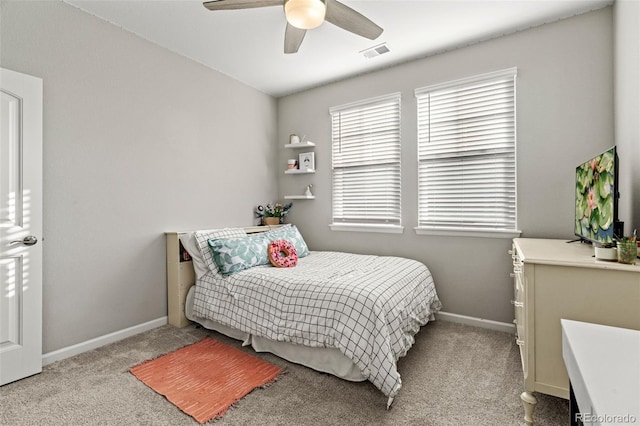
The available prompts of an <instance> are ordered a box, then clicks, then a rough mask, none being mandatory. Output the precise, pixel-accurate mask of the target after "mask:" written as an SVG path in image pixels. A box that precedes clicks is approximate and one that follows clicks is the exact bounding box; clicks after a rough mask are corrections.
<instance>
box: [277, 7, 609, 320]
mask: <svg viewBox="0 0 640 426" xmlns="http://www.w3.org/2000/svg"><path fill="white" fill-rule="evenodd" d="M612 20H613V18H612V10H611V8H610V7H609V8H605V9H602V10H599V11H595V12H591V13H588V14H585V15H581V16H577V17H574V18H570V19H566V20H563V21H560V22H557V23H553V24H548V25H544V26H541V27H537V28H533V29H530V30H527V31H523V32H519V33H515V34H511V35H508V36H504V37H501V38H497V39H494V40H490V41H487V42H483V43H479V44H476V45H473V46H469V47H465V48H462V49H457V50H453V51H450V52H447V53H443V54H440V55H436V56H432V57H428V58H425V59H422V60H417V61H414V62H410V63H406V64H402V65H398V66H395V67H392V68H388V69H385V70H382V71H379V72H375V73H371V74H366V75H363V76H359V77H355V78H352V79H349V80H345V81H341V82H337V83H333V84H330V85H327V86H323V87H319V88H316V89H312V90H309V91H305V92H302V93H298V94H294V95H290V96H287V97H284V98H280V99H279V101H278V134H279V139H278V141H277V147H278V158H279V164H280V166H281V168H282V169H283V168H284V167H285V164H286V159H287V158H288V157H290V155H291V151H290V150H285V149H284V148H283V146H282V145H283V144H284V143H285V142H286V139H287V135H289V134H290V133H299V134H307V135H308V136H309V138H310V139H311V140H313V141H315V142H316V143H317V147H316V148H315V152H316V168H317V173H316V174H315V175H302V176H285V175H284V174H282V173H281V174H280V177H279V188H280V194H281V195H283V194H290V193H302V191H303V190H304V186H305V185H307V184H308V183H313V184H314V188H313V189H314V193H315V195H316V196H317V198H316V200H312V201H298V202H296V203H295V206H294V208H293V209H292V211H291V221H292V222H294V223H296V224H297V225H298V226H299V227H300V229H301V231H302V234H303V235H304V236H305V239H306V240H307V242H308V244H309V245H310V247H311V249H313V250H341V251H353V252H359V253H374V254H393V255H399V256H406V257H410V258H414V259H418V260H420V261H423V262H424V263H425V264H426V265H427V266H428V267H429V268H430V269H431V271H432V273H433V275H434V278H435V283H436V287H437V290H438V293H439V295H440V297H441V299H442V301H443V304H444V310H445V311H447V312H452V313H456V314H461V315H469V316H473V317H479V318H484V319H490V320H496V321H503V322H509V323H510V322H511V320H512V318H513V309H512V306H511V305H510V303H509V300H510V299H511V298H512V297H513V294H512V292H513V284H512V281H511V279H510V278H509V271H510V258H509V256H508V255H507V250H508V249H509V248H510V240H508V239H491V238H465V237H435V236H417V235H416V234H415V232H414V230H413V227H414V226H416V224H417V199H416V196H415V194H416V187H417V175H416V173H417V171H416V169H417V166H416V118H415V108H416V102H415V98H414V94H413V91H414V89H415V88H418V87H422V86H426V85H430V84H434V83H439V82H445V81H449V80H453V79H457V78H462V77H468V76H473V75H476V74H480V73H485V72H489V71H495V70H501V69H505V68H509V67H518V79H517V114H518V117H517V127H518V142H517V144H518V145H517V149H518V164H517V166H518V226H519V228H520V229H521V230H522V232H523V233H522V236H523V237H542V238H567V239H568V238H571V237H572V234H573V218H574V174H575V167H576V165H577V164H579V163H581V162H583V161H586V160H587V159H589V158H591V157H592V156H593V155H596V154H598V153H600V152H601V151H604V150H605V149H607V148H609V147H611V146H612V145H613V144H614V137H613V135H614V131H613V126H614V118H613V27H612ZM373 60H375V59H373ZM392 92H401V93H402V161H403V169H402V187H403V192H402V222H403V225H404V226H405V230H404V233H403V234H402V235H391V234H375V233H353V232H335V231H330V230H329V228H328V226H327V225H328V224H329V223H330V221H331V150H330V148H331V147H330V144H331V136H330V130H331V125H330V120H329V112H328V110H329V108H330V107H332V106H335V105H341V104H344V103H348V102H352V101H356V100H360V99H366V98H370V97H374V96H379V95H384V94H387V93H392Z"/></svg>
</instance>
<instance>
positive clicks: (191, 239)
mask: <svg viewBox="0 0 640 426" xmlns="http://www.w3.org/2000/svg"><path fill="white" fill-rule="evenodd" d="M196 234H199V235H200V237H201V238H200V239H201V241H202V239H204V244H205V247H204V248H205V249H206V254H207V256H203V255H202V250H201V248H200V245H199V244H198V239H197V238H196ZM246 235H247V233H246V232H244V229H242V228H225V229H209V230H206V231H195V232H187V233H184V234H182V235H180V242H181V243H182V246H183V247H184V249H185V250H186V251H187V252H188V253H189V255H191V260H192V261H193V269H194V271H195V273H196V279H200V278H201V277H202V276H203V275H204V274H206V273H207V272H209V271H213V272H216V273H219V271H218V267H217V266H216V264H215V263H214V262H213V257H212V256H211V251H210V250H209V245H208V241H209V239H210V238H211V239H215V238H229V237H244V236H246Z"/></svg>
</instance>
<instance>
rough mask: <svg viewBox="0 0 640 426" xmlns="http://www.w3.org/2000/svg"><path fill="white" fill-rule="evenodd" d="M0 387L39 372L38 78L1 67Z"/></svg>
mask: <svg viewBox="0 0 640 426" xmlns="http://www.w3.org/2000/svg"><path fill="white" fill-rule="evenodd" d="M0 95H1V102H0V103H1V105H0V385H3V384H5V383H9V382H13V381H15V380H18V379H21V378H23V377H27V376H30V375H33V374H36V373H39V372H40V371H42V241H41V240H42V80H41V79H39V78H35V77H32V76H29V75H25V74H20V73H17V72H13V71H9V70H5V69H0Z"/></svg>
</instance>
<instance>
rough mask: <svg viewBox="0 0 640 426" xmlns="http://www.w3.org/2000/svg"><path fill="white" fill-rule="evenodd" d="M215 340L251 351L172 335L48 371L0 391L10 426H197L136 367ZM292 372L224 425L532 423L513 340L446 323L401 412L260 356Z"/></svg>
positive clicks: (428, 339) (411, 371) (433, 329)
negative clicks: (527, 419) (526, 419)
mask: <svg viewBox="0 0 640 426" xmlns="http://www.w3.org/2000/svg"><path fill="white" fill-rule="evenodd" d="M205 336H211V337H213V338H215V339H217V340H220V341H222V342H225V343H227V344H230V345H231V346H233V347H236V348H238V349H240V350H242V351H245V352H249V353H253V351H252V350H251V349H250V348H241V346H240V342H237V341H234V340H231V339H228V338H226V337H224V336H221V335H219V334H217V333H214V332H210V331H207V330H203V329H201V328H196V327H194V326H190V327H187V328H185V329H176V328H174V327H171V326H164V327H160V328H158V329H155V330H152V331H149V332H146V333H143V334H140V335H138V336H134V337H131V338H129V339H126V340H123V341H121V342H118V343H114V344H111V345H108V346H105V347H102V348H99V349H96V350H94V351H91V352H87V353H84V354H81V355H78V356H76V357H73V358H69V359H66V360H62V361H59V362H56V363H54V364H51V365H48V366H46V367H45V368H44V371H43V372H42V373H41V374H39V375H36V376H33V377H30V378H27V379H23V380H21V381H18V382H15V383H12V384H9V385H6V386H3V387H0V424H2V425H196V424H197V423H196V422H195V421H194V420H193V419H192V418H191V417H189V416H188V415H186V414H184V413H183V412H181V411H180V410H179V409H178V408H176V407H175V406H173V405H172V404H171V403H169V402H168V401H167V400H166V399H165V398H164V397H163V396H161V395H158V394H157V393H155V392H154V391H153V390H151V389H149V388H148V387H147V386H145V385H144V384H142V383H141V382H140V381H138V380H137V379H136V378H135V377H134V376H133V375H131V374H130V373H129V368H131V367H132V366H134V365H136V364H138V363H140V362H142V361H145V360H147V359H152V358H156V357H158V356H160V355H163V354H165V353H168V352H171V351H174V350H176V349H178V348H181V347H183V346H186V345H188V344H191V343H194V342H197V341H199V340H200V339H202V338H203V337H205ZM257 356H258V357H259V358H262V359H264V360H266V361H268V362H271V363H273V364H275V365H276V366H279V367H284V368H286V369H287V370H288V373H287V374H286V375H284V376H281V378H279V380H278V381H277V382H275V383H273V384H272V385H270V386H269V388H268V390H267V391H265V392H258V391H256V392H252V393H250V394H249V395H247V396H246V397H245V398H243V399H242V400H241V401H239V402H238V403H237V404H235V405H234V406H233V407H232V408H231V409H230V410H229V411H228V412H227V413H226V414H225V416H224V417H222V418H219V419H217V420H212V421H210V422H209V423H211V424H215V425H254V424H255V425H265V424H266V425H313V426H319V425H371V424H376V425H425V426H429V425H434V426H436V425H437V426H441V425H442V426H444V425H455V426H459V425H474V426H479V425H487V426H500V425H504V426H513V425H522V424H524V422H523V420H522V416H523V411H522V404H521V402H520V398H519V395H520V393H521V392H522V372H521V370H520V359H519V354H518V349H517V347H516V345H515V343H514V339H513V336H511V335H510V334H506V333H500V332H495V331H489V330H483V329H479V328H475V327H469V326H463V325H459V324H453V323H448V322H444V321H436V322H432V323H429V324H428V325H427V326H426V327H424V328H423V329H422V331H420V333H419V334H418V335H417V336H416V343H415V345H414V347H413V348H412V349H411V350H410V351H409V353H408V354H407V356H406V357H404V358H401V359H400V361H399V363H398V369H399V371H400V374H401V375H402V382H403V387H402V389H401V390H400V393H399V394H398V396H397V397H396V399H395V402H394V404H393V408H392V409H391V410H390V411H386V410H385V403H386V397H385V396H384V395H383V394H382V393H381V392H380V391H378V390H377V389H376V388H375V387H374V386H373V385H372V384H371V383H369V382H362V383H351V382H347V381H344V380H340V379H338V378H335V377H333V376H330V375H327V374H321V373H317V372H315V371H313V370H310V369H308V368H305V367H302V366H299V365H295V364H291V363H288V362H287V361H284V360H282V359H280V358H278V357H276V356H273V355H269V354H257ZM538 397H539V398H538V405H537V407H536V412H535V420H536V425H540V426H544V425H558V426H559V425H567V424H568V419H569V404H568V402H567V401H566V400H563V399H559V398H553V397H549V396H546V395H538Z"/></svg>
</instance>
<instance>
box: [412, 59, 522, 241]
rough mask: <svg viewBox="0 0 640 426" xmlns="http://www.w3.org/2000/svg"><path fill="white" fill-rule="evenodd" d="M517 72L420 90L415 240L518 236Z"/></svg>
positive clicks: (417, 94)
mask: <svg viewBox="0 0 640 426" xmlns="http://www.w3.org/2000/svg"><path fill="white" fill-rule="evenodd" d="M515 79H516V69H515V68H512V69H508V70H504V71H498V72H495V73H490V74H484V75H481V76H477V77H472V78H468V79H463V80H457V81H453V82H450V83H445V84H439V85H435V86H429V87H425V88H421V89H417V90H416V92H415V93H416V98H417V104H418V228H416V232H418V233H430V234H433V233H435V234H454V235H455V234H456V233H461V234H463V235H473V234H478V235H485V236H505V237H512V236H514V235H518V233H519V231H516V225H517V224H516V120H515V118H516V107H515V94H516V90H515Z"/></svg>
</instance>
